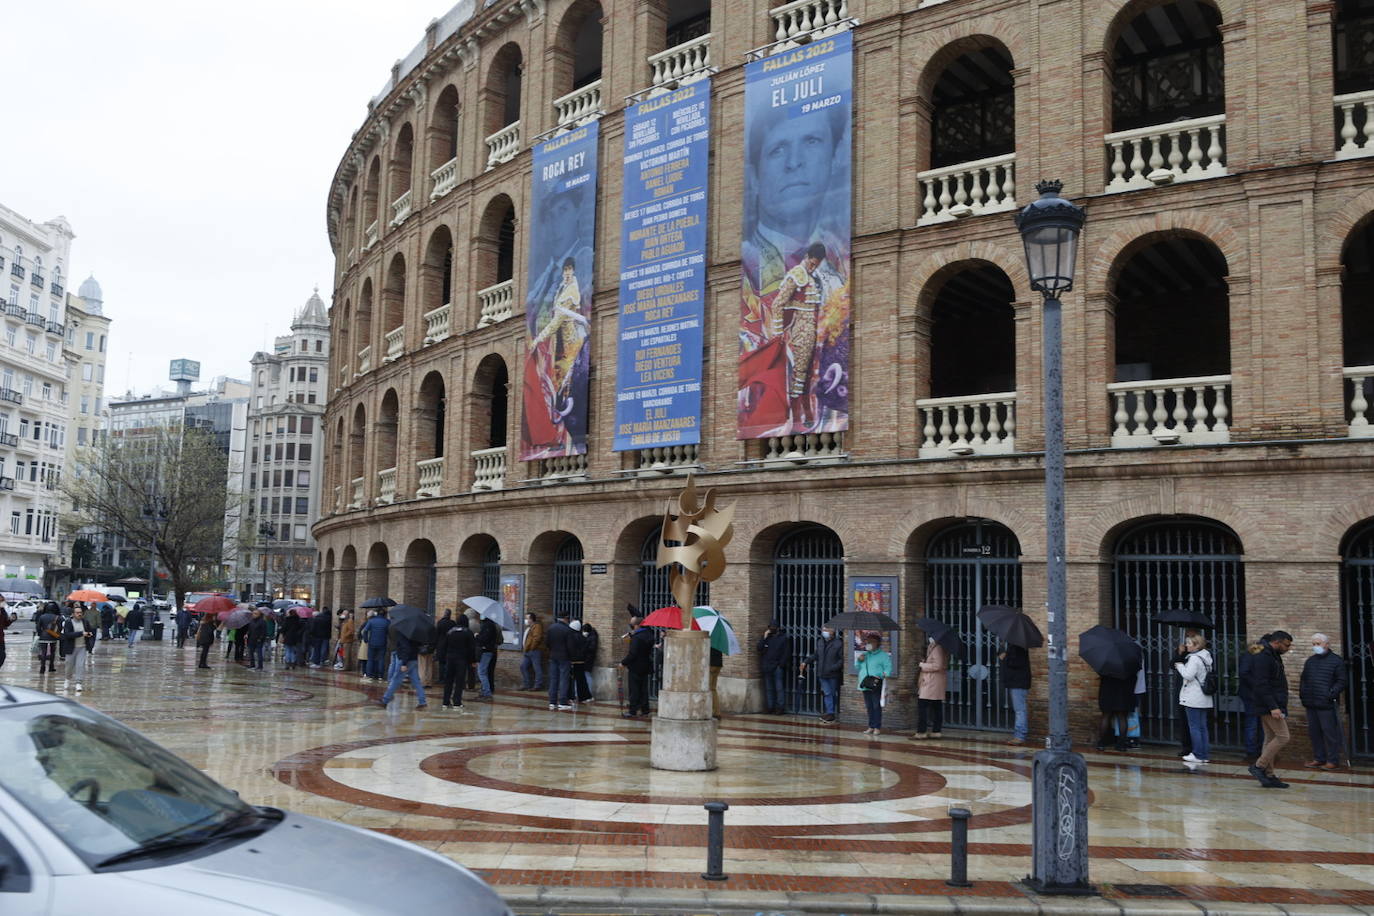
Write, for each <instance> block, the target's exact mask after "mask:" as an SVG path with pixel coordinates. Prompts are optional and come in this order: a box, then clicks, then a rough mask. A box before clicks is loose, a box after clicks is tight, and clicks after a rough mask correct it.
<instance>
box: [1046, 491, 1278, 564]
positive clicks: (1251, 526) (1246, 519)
mask: <svg viewBox="0 0 1374 916" xmlns="http://www.w3.org/2000/svg"><path fill="white" fill-rule="evenodd" d="M1181 516H1188V517H1192V518H1201V519H1205V520H1207V521H1211V522H1216V523H1217V524H1220V525H1225V526H1226V527H1227V528H1230V529H1231V531H1232V532H1234V533H1235V535H1236V538H1237V539H1239V541H1240V542H1241V544H1242V545H1244V544H1257V543H1262V542H1263V538H1264V520H1263V519H1261V518H1259V517H1258V516H1257V515H1255V514H1254V513H1252V512H1250V511H1249V510H1246V509H1241V508H1239V507H1237V506H1236V505H1235V504H1234V502H1231V501H1227V500H1222V499H1213V498H1212V497H1210V496H1200V495H1194V494H1188V493H1179V494H1175V495H1174V497H1173V500H1172V505H1166V504H1165V502H1164V499H1163V498H1162V497H1161V496H1160V495H1159V494H1157V493H1156V494H1151V495H1148V496H1137V497H1133V498H1131V499H1127V500H1122V501H1118V502H1114V503H1112V504H1111V505H1108V506H1106V507H1105V508H1103V509H1101V510H1100V511H1098V513H1097V514H1096V515H1094V516H1093V517H1092V518H1090V519H1088V520H1087V521H1086V522H1081V523H1078V524H1075V525H1073V526H1071V527H1070V528H1069V530H1068V545H1067V546H1068V555H1069V556H1071V557H1074V556H1076V557H1095V558H1097V559H1099V560H1104V561H1108V562H1110V561H1111V559H1112V551H1113V549H1114V546H1115V544H1116V540H1117V538H1118V537H1120V536H1121V534H1122V532H1124V531H1126V530H1128V529H1129V528H1131V527H1132V526H1134V525H1138V524H1140V523H1141V522H1144V521H1148V520H1149V519H1151V518H1172V517H1181Z"/></svg>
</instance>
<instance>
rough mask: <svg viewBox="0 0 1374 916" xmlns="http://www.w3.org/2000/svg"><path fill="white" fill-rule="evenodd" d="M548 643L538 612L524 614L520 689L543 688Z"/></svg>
mask: <svg viewBox="0 0 1374 916" xmlns="http://www.w3.org/2000/svg"><path fill="white" fill-rule="evenodd" d="M547 648H548V643H547V641H546V638H545V636H544V624H543V623H542V622H540V620H539V615H538V614H526V615H525V657H524V658H522V659H520V689H521V690H543V689H544V652H545V650H546V649H547Z"/></svg>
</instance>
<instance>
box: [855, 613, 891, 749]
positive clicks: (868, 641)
mask: <svg viewBox="0 0 1374 916" xmlns="http://www.w3.org/2000/svg"><path fill="white" fill-rule="evenodd" d="M882 645H883V644H882V637H881V636H879V635H878V634H877V633H869V634H868V635H867V636H865V637H864V651H862V652H860V653H859V654H858V656H857V658H856V660H857V661H858V670H857V671H856V672H855V676H856V677H857V678H858V681H859V693H860V694H862V695H863V698H864V709H865V710H867V712H868V728H866V729H864V734H865V735H874V736H876V735H878V734H879V733H880V732H881V731H882V727H883V682H884V681H886V680H887V679H888V678H889V677H891V676H892V656H891V655H889V654H888V653H887V651H886V650H885V649H883V647H882Z"/></svg>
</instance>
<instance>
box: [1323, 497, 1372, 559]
mask: <svg viewBox="0 0 1374 916" xmlns="http://www.w3.org/2000/svg"><path fill="white" fill-rule="evenodd" d="M1371 518H1374V494H1372V495H1369V496H1362V497H1358V498H1355V499H1352V500H1349V501H1347V502H1345V503H1343V504H1341V505H1340V506H1339V507H1337V508H1336V509H1335V510H1334V511H1332V512H1331V513H1330V514H1329V515H1327V517H1326V518H1325V519H1323V520H1322V522H1321V524H1319V525H1317V526H1316V529H1315V531H1314V532H1313V538H1312V556H1313V557H1315V558H1316V559H1319V560H1339V559H1340V558H1341V556H1342V547H1343V546H1344V544H1345V540H1346V538H1347V537H1348V536H1349V535H1350V533H1351V532H1352V531H1354V530H1355V528H1357V527H1358V526H1359V525H1360V524H1362V523H1364V522H1367V521H1369V520H1370V519H1371Z"/></svg>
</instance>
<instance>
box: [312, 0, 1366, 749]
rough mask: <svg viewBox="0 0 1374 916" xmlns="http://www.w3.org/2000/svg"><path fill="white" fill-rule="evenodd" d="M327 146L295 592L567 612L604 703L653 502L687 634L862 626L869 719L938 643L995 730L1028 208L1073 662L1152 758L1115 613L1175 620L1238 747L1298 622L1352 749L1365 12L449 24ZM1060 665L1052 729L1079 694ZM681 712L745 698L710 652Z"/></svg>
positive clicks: (1027, 468) (698, 9)
mask: <svg viewBox="0 0 1374 916" xmlns="http://www.w3.org/2000/svg"><path fill="white" fill-rule="evenodd" d="M479 6H480V8H479ZM340 153H341V161H340V165H339V167H338V170H337V172H336V174H335V176H334V179H333V183H332V187H331V192H330V196H329V200H328V228H329V235H330V240H331V242H332V244H333V248H334V251H335V253H336V256H337V271H336V276H335V288H334V296H333V305H332V313H331V331H330V333H331V338H332V346H331V350H330V353H331V356H330V368H329V373H330V376H329V377H330V386H331V389H332V391H331V396H330V398H329V406H328V409H327V412H326V415H325V435H326V440H325V451H326V480H325V489H324V496H323V499H322V502H323V504H324V505H323V506H322V517H321V519H320V521H319V522H318V523H317V524H316V526H315V528H314V533H315V536H316V538H317V541H318V545H319V551H320V556H319V569H320V571H321V590H322V598H321V600H322V601H323V603H325V604H329V605H333V606H355V605H356V604H357V603H359V602H360V601H362V600H363V598H365V597H366V596H368V595H371V594H373V593H378V592H389V593H390V594H391V595H392V596H393V597H395V598H397V599H398V600H405V601H407V602H410V603H419V604H424V605H426V606H431V607H435V608H437V609H442V608H445V607H458V606H459V605H458V602H459V601H460V600H461V598H462V597H464V596H468V595H473V594H482V593H485V594H487V595H489V596H491V597H493V598H498V599H500V600H503V601H505V602H507V603H509V604H510V605H511V606H512V607H513V608H516V609H517V610H518V608H520V607H524V608H527V609H529V610H534V611H537V612H541V613H545V614H547V613H549V612H553V611H566V612H568V613H570V614H571V615H573V616H575V617H581V618H584V619H586V620H590V621H592V622H594V623H595V624H596V625H597V626H598V628H599V629H600V631H601V633H602V656H601V657H600V658H599V659H597V669H598V673H599V674H600V677H601V679H602V682H603V686H604V684H605V683H606V682H607V681H606V679H607V678H608V677H610V675H611V670H612V666H613V665H614V664H615V663H616V662H617V661H618V660H619V651H620V645H619V641H618V640H617V639H614V638H608V637H611V636H612V635H619V634H620V633H622V632H623V631H624V628H625V623H626V621H625V617H626V607H627V605H635V606H637V607H640V608H645V609H652V608H656V607H659V606H662V605H664V604H667V603H668V602H669V597H668V593H667V588H666V580H665V577H664V575H663V573H662V572H661V571H659V570H656V569H655V568H654V565H653V558H654V555H655V550H656V545H657V543H658V538H659V526H660V521H661V518H662V514H663V510H664V507H665V504H666V501H667V500H668V499H669V498H671V497H672V496H673V495H674V494H675V493H676V492H677V491H678V490H679V489H680V488H681V487H682V485H683V483H684V480H685V476H684V475H686V474H687V473H688V472H694V473H695V474H696V477H697V480H698V482H699V484H700V485H704V486H710V487H714V488H716V489H717V491H718V498H719V499H720V501H721V502H722V503H725V504H731V503H733V504H734V505H735V506H736V522H735V534H734V540H733V542H732V543H731V544H730V546H729V548H728V550H727V556H728V558H729V560H730V566H729V568H728V570H727V571H726V572H725V574H724V576H723V577H722V578H720V579H719V580H717V581H715V582H713V583H711V585H710V588H709V594H703V595H702V599H703V600H704V601H709V602H710V604H712V605H713V606H714V607H716V608H718V609H719V610H721V611H722V612H723V613H724V614H725V615H726V616H727V617H729V618H730V619H731V620H732V621H733V622H734V624H735V625H736V627H737V629H738V631H739V633H740V636H741V638H742V640H743V642H744V644H745V646H746V649H748V648H750V647H752V645H753V644H754V643H755V642H756V641H757V639H758V638H759V636H760V634H761V633H762V630H763V628H764V627H765V626H766V625H767V624H768V622H769V621H770V620H774V619H776V620H777V621H779V622H780V623H782V624H783V625H785V626H786V627H787V628H788V629H789V631H790V632H791V633H792V634H793V636H794V639H795V641H796V644H797V655H798V657H800V656H801V655H802V654H804V653H805V652H806V651H808V650H809V645H810V643H811V641H812V640H813V639H814V637H815V635H816V634H817V632H818V628H819V625H820V623H821V622H822V621H824V620H825V619H827V618H829V617H830V616H831V615H833V614H835V613H837V612H839V611H841V610H844V609H846V608H848V607H852V606H854V605H855V604H856V603H858V604H862V605H863V606H877V607H881V608H884V609H886V610H888V612H889V613H891V614H893V615H894V616H895V617H896V618H897V619H898V621H899V623H900V625H901V629H900V630H899V631H898V632H897V633H896V634H894V635H893V637H892V639H891V645H890V648H891V649H892V650H893V651H894V655H895V658H896V662H897V669H898V670H897V675H896V677H895V678H894V679H893V681H892V682H891V685H890V687H891V688H892V689H890V690H889V696H888V709H887V716H888V721H889V723H890V724H899V723H900V722H901V721H902V720H904V719H907V718H908V717H909V716H910V715H911V708H912V707H913V706H914V702H913V701H912V688H913V682H914V676H915V666H916V663H917V662H918V661H919V659H920V657H921V655H922V653H923V650H924V642H925V640H924V637H923V635H922V633H921V632H920V631H919V630H918V629H917V628H916V627H915V624H914V621H915V620H916V619H917V618H919V617H921V616H923V615H926V614H928V615H930V616H933V617H937V618H940V619H943V620H946V621H948V622H950V623H952V624H953V625H954V626H955V627H956V628H958V629H959V630H960V631H961V633H962V634H963V638H964V642H965V643H966V645H967V647H968V651H967V653H966V656H965V657H964V658H963V659H959V660H957V661H956V662H955V663H954V670H953V672H952V673H951V676H950V679H949V685H950V686H949V690H950V693H949V703H948V705H947V717H948V719H949V721H950V724H951V725H952V726H954V727H964V728H970V729H985V730H991V731H996V730H1000V729H1006V728H1009V726H1010V721H1011V710H1010V703H1009V700H1008V699H1007V696H1006V693H1005V691H1004V690H1003V689H1002V687H1001V685H1000V683H999V679H998V672H997V666H996V663H995V656H996V652H997V649H998V646H997V645H996V643H995V641H994V640H993V639H992V638H991V637H990V635H989V634H987V633H985V632H983V631H982V630H981V628H980V626H979V624H978V622H977V619H976V617H975V613H976V611H977V610H978V609H979V608H980V607H982V606H984V605H987V604H1010V605H1015V606H1020V607H1023V608H1024V609H1025V610H1026V611H1027V612H1028V613H1030V614H1031V615H1033V616H1034V617H1035V618H1036V619H1037V620H1039V621H1040V623H1041V625H1042V628H1043V626H1044V600H1045V576H1044V569H1045V564H1044V560H1045V541H1044V533H1043V532H1044V515H1043V495H1042V493H1043V491H1042V466H1041V449H1042V446H1043V440H1042V432H1041V391H1040V389H1041V382H1040V380H1041V365H1040V361H1041V356H1040V318H1041V312H1040V302H1039V301H1038V297H1034V296H1032V294H1031V292H1030V288H1029V284H1028V280H1027V276H1026V269H1025V265H1024V255H1023V252H1022V249H1021V242H1020V239H1019V237H1018V235H1017V232H1016V229H1015V226H1014V225H1013V221H1012V214H1013V213H1014V211H1015V210H1016V209H1017V208H1018V206H1023V205H1024V204H1025V203H1026V202H1027V201H1028V200H1029V199H1030V197H1031V196H1032V195H1031V192H1030V190H1029V189H1030V188H1031V185H1032V184H1033V182H1034V181H1035V180H1037V179H1040V178H1057V179H1060V180H1062V181H1063V182H1064V195H1065V196H1067V197H1071V198H1072V199H1074V200H1075V201H1076V202H1077V203H1079V204H1080V205H1082V206H1083V207H1084V208H1085V209H1086V211H1087V225H1086V228H1085V230H1084V233H1083V236H1082V238H1081V240H1080V243H1079V257H1078V269H1077V277H1076V282H1075V286H1074V289H1073V291H1072V292H1071V293H1069V294H1068V296H1067V297H1066V299H1065V302H1064V306H1065V316H1064V324H1065V361H1066V372H1065V376H1066V409H1067V414H1068V416H1067V421H1066V423H1067V437H1068V442H1067V444H1068V449H1069V454H1068V497H1067V511H1068V552H1069V556H1068V562H1069V592H1070V594H1069V598H1070V609H1069V615H1070V617H1069V628H1070V633H1071V638H1072V634H1076V633H1078V632H1081V631H1082V630H1086V629H1088V628H1089V627H1091V626H1093V625H1095V624H1098V623H1105V624H1109V625H1114V626H1119V627H1121V628H1123V629H1125V630H1127V631H1129V632H1130V633H1132V634H1134V635H1135V636H1136V637H1137V638H1138V639H1139V640H1140V641H1141V642H1142V643H1143V644H1145V646H1146V648H1147V656H1148V658H1149V662H1148V665H1147V692H1146V694H1145V696H1144V699H1143V703H1142V720H1143V731H1144V736H1145V738H1146V740H1149V741H1166V740H1169V739H1170V738H1171V737H1172V735H1173V729H1174V728H1175V725H1174V705H1175V702H1176V699H1175V697H1174V695H1173V692H1174V690H1175V688H1174V686H1173V685H1172V682H1171V678H1170V674H1169V670H1168V666H1167V664H1166V663H1165V662H1166V660H1167V659H1166V656H1167V653H1168V650H1169V646H1170V645H1171V644H1172V642H1173V641H1174V640H1175V639H1176V638H1177V636H1178V634H1177V633H1176V632H1174V631H1170V630H1168V629H1165V628H1162V627H1160V626H1159V625H1158V624H1156V623H1154V622H1153V618H1154V617H1155V616H1156V615H1157V614H1159V613H1160V612H1162V611H1165V610H1169V609H1173V608H1177V607H1183V608H1189V609H1193V610H1197V611H1201V612H1203V613H1205V614H1207V615H1209V616H1210V617H1212V618H1213V620H1214V622H1215V624H1216V628H1215V630H1214V631H1212V639H1213V646H1214V648H1215V649H1216V651H1217V653H1218V657H1219V662H1220V666H1221V674H1222V679H1221V683H1222V689H1221V697H1220V701H1219V706H1220V709H1219V711H1218V713H1217V719H1218V727H1217V729H1216V733H1217V734H1218V743H1220V744H1229V745H1235V744H1237V743H1238V741H1239V737H1240V731H1239V729H1240V714H1239V710H1240V703H1239V700H1238V699H1237V674H1236V671H1237V660H1238V657H1239V654H1240V653H1241V652H1242V651H1244V646H1245V645H1246V643H1247V641H1248V640H1251V639H1254V638H1255V637H1258V636H1259V635H1261V634H1263V633H1266V632H1268V631H1270V630H1273V629H1276V628H1284V629H1287V630H1290V631H1292V632H1294V633H1295V634H1299V637H1300V639H1302V638H1304V637H1305V635H1306V634H1307V633H1309V632H1311V631H1313V630H1320V631H1323V632H1326V633H1328V634H1329V635H1331V636H1332V638H1333V642H1334V643H1335V644H1336V649H1337V651H1339V652H1340V653H1341V654H1342V655H1343V656H1344V657H1345V658H1346V659H1347V660H1348V664H1349V666H1350V670H1349V673H1350V676H1351V689H1350V694H1349V703H1348V705H1347V706H1346V707H1345V711H1344V714H1345V716H1346V722H1347V725H1348V730H1349V738H1350V741H1351V744H1352V748H1353V750H1354V752H1355V753H1357V754H1366V755H1367V754H1370V753H1374V724H1372V723H1371V717H1374V676H1372V675H1371V664H1372V663H1374V656H1372V655H1371V653H1372V652H1374V649H1372V648H1371V642H1374V482H1371V481H1372V480H1374V478H1372V476H1371V471H1372V470H1374V427H1372V426H1371V425H1370V420H1369V412H1370V407H1369V404H1370V401H1371V399H1374V299H1372V297H1374V220H1371V216H1374V158H1371V157H1374V6H1371V5H1370V4H1369V3H1367V2H1364V0H1337V2H1334V3H1311V2H1304V0H1263V2H1260V0H1163V2H1161V0H1135V2H1129V3H1125V4H1122V3H1106V2H1087V0H1078V2H1074V0H1065V2H1056V3H1032V2H1029V0H848V2H846V0H792V2H787V3H781V4H778V3H771V2H738V3H717V4H709V3H707V2H702V0H688V2H662V0H607V2H606V3H604V4H601V5H598V4H597V3H595V2H590V0H571V2H570V0H494V2H487V3H484V4H480V5H479V4H474V3H473V2H470V0H465V2H462V3H459V4H458V6H457V7H455V8H454V9H453V10H451V11H450V12H449V13H447V14H446V15H444V16H443V17H442V18H440V19H437V20H435V21H434V22H432V23H431V24H430V26H429V27H428V29H426V31H425V34H424V38H423V40H422V41H421V43H420V44H419V45H417V46H416V47H415V48H414V49H413V50H411V51H410V52H409V53H408V54H405V56H404V57H403V58H402V59H401V60H400V61H399V62H398V63H397V65H396V66H395V67H394V68H393V70H392V72H391V74H390V78H389V80H388V81H387V83H386V85H385V87H384V89H383V90H382V92H381V93H380V94H379V95H378V96H377V97H376V98H374V99H372V100H371V101H370V102H369V104H368V109H367V115H366V117H365V119H364V120H363V122H362V124H361V125H360V126H359V128H358V130H357V132H356V133H355V134H354V136H353V139H352V141H351V142H350V144H349V147H348V148H347V149H345V150H341V151H340ZM517 642H518V634H511V635H510V639H509V643H510V645H511V646H512V648H514V646H515V645H516V644H517ZM1302 648H1304V644H1303V643H1301V642H1300V643H1299V649H1302ZM517 655H518V653H517V652H514V651H512V652H511V653H509V659H508V661H506V662H503V664H514V662H515V658H516V656H517ZM1033 658H1034V659H1035V664H1036V665H1037V666H1038V667H1037V674H1039V673H1040V671H1041V670H1043V661H1044V660H1043V657H1042V656H1039V655H1038V653H1033ZM1301 660H1302V659H1301V656H1298V655H1295V656H1293V657H1291V658H1290V664H1289V676H1290V678H1291V679H1293V681H1294V683H1295V685H1296V678H1297V673H1298V670H1299V669H1300V667H1301ZM985 668H986V669H987V670H986V672H985V671H984V669H985ZM793 671H794V674H795V673H796V672H795V668H794V669H793ZM1070 671H1071V674H1070V676H1071V690H1072V691H1073V698H1074V704H1073V708H1074V710H1075V712H1074V713H1073V716H1074V728H1075V731H1076V733H1078V734H1079V736H1080V737H1086V736H1087V735H1088V734H1090V733H1092V730H1093V729H1094V728H1095V723H1096V704H1095V702H1094V700H1093V697H1094V694H1095V691H1096V678H1095V676H1093V674H1092V673H1091V671H1090V670H1089V669H1088V668H1087V667H1086V666H1084V665H1083V664H1082V662H1081V661H1079V660H1078V659H1077V658H1074V659H1073V662H1072V665H1071V669H1070ZM984 673H986V675H987V676H985V677H981V678H980V677H979V676H978V675H982V674H984ZM809 677H810V676H809V675H808V676H807V678H803V679H799V678H797V677H795V676H792V677H789V678H788V679H787V681H788V685H789V703H790V706H791V709H792V710H793V711H795V712H798V713H809V712H814V711H815V710H816V709H817V706H818V703H819V697H818V693H817V691H816V685H815V684H814V683H813V682H812V681H811V680H810V679H809ZM851 680H852V679H851ZM720 684H721V687H720V691H721V695H722V701H723V703H724V705H725V707H726V709H727V710H735V711H746V710H757V709H760V708H761V707H762V691H761V686H760V682H759V674H758V666H757V661H756V659H755V657H754V654H753V653H752V652H751V651H746V652H745V653H744V654H743V655H742V656H737V657H730V658H728V659H727V660H726V662H725V668H724V670H723V673H722V678H721V681H720ZM853 687H854V685H853V684H852V683H849V684H848V685H847V686H846V688H845V702H846V703H847V704H851V706H852V705H856V703H855V701H856V699H857V693H856V692H855V691H854V690H853ZM1044 691H1045V684H1044V678H1043V677H1037V679H1036V682H1035V687H1034V690H1033V693H1032V720H1033V722H1037V721H1038V722H1041V723H1043V702H1042V701H1041V702H1039V703H1038V702H1037V698H1041V700H1042V698H1043V696H1044ZM1294 706H1295V722H1300V721H1301V713H1300V710H1297V709H1296V706H1297V704H1296V702H1295V703H1294ZM1037 709H1039V710H1040V712H1039V713H1037Z"/></svg>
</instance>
